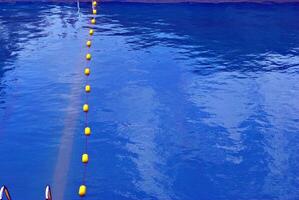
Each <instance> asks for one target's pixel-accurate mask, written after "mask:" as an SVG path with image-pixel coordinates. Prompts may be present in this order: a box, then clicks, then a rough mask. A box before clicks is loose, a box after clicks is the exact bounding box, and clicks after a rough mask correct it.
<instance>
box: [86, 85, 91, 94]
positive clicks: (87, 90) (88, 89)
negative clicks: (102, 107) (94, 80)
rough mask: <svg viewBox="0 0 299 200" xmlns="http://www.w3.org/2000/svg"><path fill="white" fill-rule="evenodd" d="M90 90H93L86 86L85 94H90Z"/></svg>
mask: <svg viewBox="0 0 299 200" xmlns="http://www.w3.org/2000/svg"><path fill="white" fill-rule="evenodd" d="M90 90H91V88H90V85H86V86H85V92H87V93H88V92H90Z"/></svg>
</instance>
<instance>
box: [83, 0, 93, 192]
mask: <svg viewBox="0 0 299 200" xmlns="http://www.w3.org/2000/svg"><path fill="white" fill-rule="evenodd" d="M96 6H97V2H96V1H95V0H92V14H93V17H92V19H91V20H90V23H91V24H92V25H94V24H96V19H95V17H96V15H97V9H96ZM93 34H94V30H93V29H92V28H91V29H89V35H90V37H91V36H92V35H93ZM86 46H87V48H90V47H91V40H90V39H88V40H87V42H86ZM86 60H87V61H90V60H91V54H90V53H87V54H86ZM84 74H85V76H86V77H87V80H88V76H89V75H90V68H89V67H86V68H85V69H84ZM86 82H87V84H86V85H85V93H86V102H85V104H84V105H83V111H84V112H85V114H86V118H85V119H86V121H85V129H84V135H85V137H86V143H85V152H84V153H83V154H82V158H81V160H82V163H83V164H84V167H85V168H86V165H87V163H88V161H89V157H88V153H87V137H88V136H90V134H91V128H90V127H89V126H88V122H87V119H88V118H87V113H88V111H89V105H88V103H87V95H88V93H90V91H91V86H90V85H89V84H88V81H86ZM85 176H86V174H85V173H84V177H83V181H82V185H80V187H79V192H78V194H79V196H81V197H84V196H85V195H86V191H87V187H86V185H85Z"/></svg>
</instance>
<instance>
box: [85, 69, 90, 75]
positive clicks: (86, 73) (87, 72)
mask: <svg viewBox="0 0 299 200" xmlns="http://www.w3.org/2000/svg"><path fill="white" fill-rule="evenodd" d="M84 74H85V75H86V76H89V74H90V69H89V68H88V67H86V68H85V69H84Z"/></svg>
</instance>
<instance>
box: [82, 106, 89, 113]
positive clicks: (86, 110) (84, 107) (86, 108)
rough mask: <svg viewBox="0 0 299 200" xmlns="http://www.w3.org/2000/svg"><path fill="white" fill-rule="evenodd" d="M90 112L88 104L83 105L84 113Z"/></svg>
mask: <svg viewBox="0 0 299 200" xmlns="http://www.w3.org/2000/svg"><path fill="white" fill-rule="evenodd" d="M88 110H89V107H88V104H84V105H83V111H84V112H88Z"/></svg>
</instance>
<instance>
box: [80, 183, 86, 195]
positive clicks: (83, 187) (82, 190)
mask: <svg viewBox="0 0 299 200" xmlns="http://www.w3.org/2000/svg"><path fill="white" fill-rule="evenodd" d="M85 194H86V186H85V185H80V187H79V195H80V196H81V197H83V196H85Z"/></svg>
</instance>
